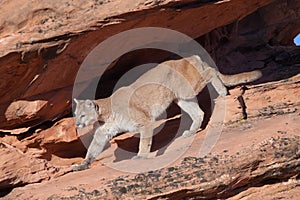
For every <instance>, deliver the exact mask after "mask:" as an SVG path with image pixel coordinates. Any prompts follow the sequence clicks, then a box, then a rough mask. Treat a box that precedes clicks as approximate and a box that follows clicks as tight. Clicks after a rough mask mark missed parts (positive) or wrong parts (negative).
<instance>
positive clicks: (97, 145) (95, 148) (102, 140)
mask: <svg viewBox="0 0 300 200" xmlns="http://www.w3.org/2000/svg"><path fill="white" fill-rule="evenodd" d="M107 135H108V134H107V133H106V132H105V130H103V129H102V128H101V127H100V128H98V129H97V130H96V132H95V134H94V138H93V140H92V142H91V144H90V146H89V148H88V151H87V154H86V156H85V159H84V160H83V161H82V163H81V164H75V165H72V166H71V169H72V170H73V171H80V170H84V169H87V168H89V166H90V164H91V163H92V162H93V161H94V160H95V158H96V157H97V156H98V155H99V154H100V153H101V152H102V151H103V149H104V147H105V145H106V144H107V143H108V141H109V140H110V138H108V137H107Z"/></svg>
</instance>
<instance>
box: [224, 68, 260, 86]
mask: <svg viewBox="0 0 300 200" xmlns="http://www.w3.org/2000/svg"><path fill="white" fill-rule="evenodd" d="M218 76H219V78H220V79H221V80H222V82H223V83H224V85H226V86H228V87H230V86H235V85H239V84H243V83H249V82H252V81H255V80H257V79H259V78H260V77H261V76H262V73H261V71H259V70H255V71H251V72H244V73H240V74H234V75H224V74H221V73H220V72H219V73H218Z"/></svg>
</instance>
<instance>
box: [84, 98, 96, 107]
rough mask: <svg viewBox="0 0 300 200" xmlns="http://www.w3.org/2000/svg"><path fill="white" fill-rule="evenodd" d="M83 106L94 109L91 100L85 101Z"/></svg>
mask: <svg viewBox="0 0 300 200" xmlns="http://www.w3.org/2000/svg"><path fill="white" fill-rule="evenodd" d="M85 105H86V107H88V108H93V107H94V102H93V101H92V100H89V99H87V100H86V101H85Z"/></svg>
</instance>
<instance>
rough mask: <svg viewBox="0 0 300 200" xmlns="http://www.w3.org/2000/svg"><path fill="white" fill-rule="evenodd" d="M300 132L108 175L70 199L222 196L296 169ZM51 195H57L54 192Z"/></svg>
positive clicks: (299, 158)
mask: <svg viewBox="0 0 300 200" xmlns="http://www.w3.org/2000/svg"><path fill="white" fill-rule="evenodd" d="M299 139H300V138H299V137H294V138H280V139H275V138H270V139H268V140H265V141H263V142H261V143H260V144H258V145H257V146H252V147H250V148H246V149H243V150H241V151H240V152H238V153H237V154H235V155H233V156H224V155H209V156H206V157H204V158H196V157H186V158H184V159H183V161H182V163H181V164H180V165H178V166H174V167H169V168H166V169H162V170H157V171H150V172H147V173H141V174H137V175H135V176H121V177H118V178H116V179H114V180H110V181H108V182H107V183H106V185H105V186H104V187H101V188H98V189H97V190H94V191H93V192H80V193H79V194H78V195H76V196H72V197H69V198H70V199H82V198H97V199H152V200H154V199H224V198H228V197H231V196H233V195H235V194H237V193H239V192H241V191H244V190H246V189H247V188H250V187H257V186H261V185H263V184H268V183H270V184H271V183H276V182H281V181H282V180H288V179H289V178H291V177H296V176H297V175H298V174H299V172H300V151H299V150H300V149H299V147H300V146H299V142H300V140H299ZM295 187H297V186H295ZM50 198H51V199H60V198H58V197H57V196H56V195H53V196H52V197H50Z"/></svg>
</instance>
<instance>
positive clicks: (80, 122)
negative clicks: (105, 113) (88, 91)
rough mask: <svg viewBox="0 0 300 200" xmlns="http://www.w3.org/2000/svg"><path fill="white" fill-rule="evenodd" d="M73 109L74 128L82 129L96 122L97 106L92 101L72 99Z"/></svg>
mask: <svg viewBox="0 0 300 200" xmlns="http://www.w3.org/2000/svg"><path fill="white" fill-rule="evenodd" d="M74 102H75V103H76V109H75V112H74V113H75V126H76V128H83V127H86V126H88V125H91V124H93V123H94V122H96V121H97V120H98V106H97V105H96V104H95V103H94V102H93V101H92V100H89V99H87V100H78V99H74Z"/></svg>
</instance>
